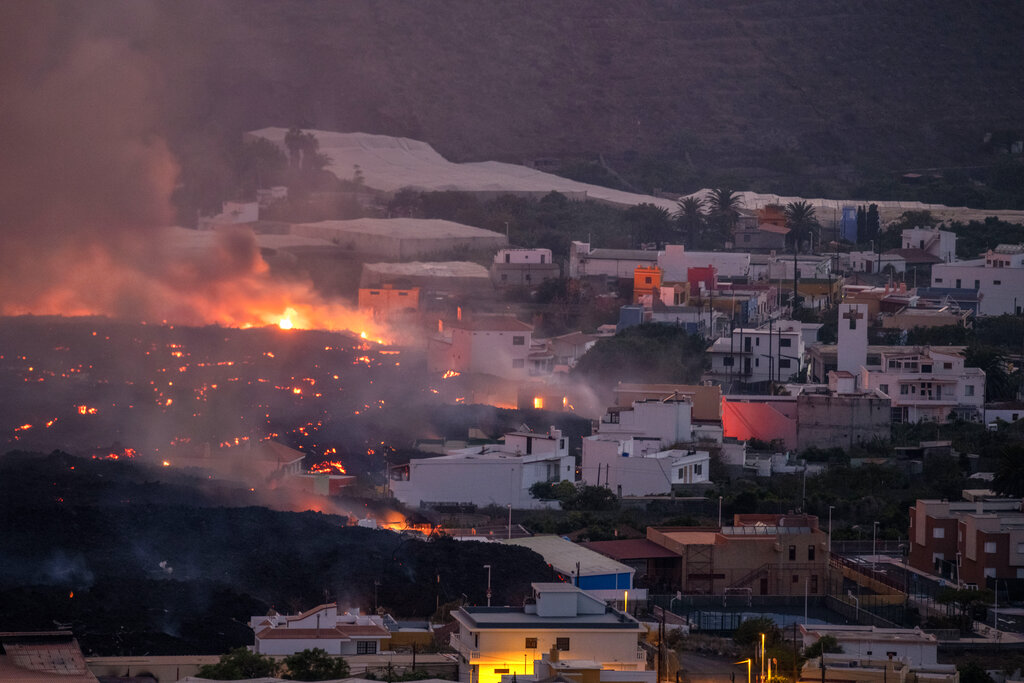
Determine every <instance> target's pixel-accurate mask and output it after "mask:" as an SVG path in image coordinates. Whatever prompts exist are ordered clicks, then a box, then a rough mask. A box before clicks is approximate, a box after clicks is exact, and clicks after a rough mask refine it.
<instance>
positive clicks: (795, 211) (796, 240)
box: [786, 201, 821, 254]
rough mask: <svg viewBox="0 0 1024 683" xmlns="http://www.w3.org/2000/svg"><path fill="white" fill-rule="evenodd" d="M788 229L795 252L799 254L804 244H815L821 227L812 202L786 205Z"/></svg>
mask: <svg viewBox="0 0 1024 683" xmlns="http://www.w3.org/2000/svg"><path fill="white" fill-rule="evenodd" d="M786 227H788V228H789V238H790V240H791V241H792V243H793V250H794V252H796V253H798V254H799V253H800V245H801V244H802V243H803V242H805V241H806V242H809V243H810V244H811V245H813V244H814V238H815V237H816V236H817V234H818V230H819V229H820V228H821V225H820V224H819V223H818V218H817V215H816V211H815V209H814V206H812V205H811V203H810V202H807V201H799V202H790V203H789V204H786Z"/></svg>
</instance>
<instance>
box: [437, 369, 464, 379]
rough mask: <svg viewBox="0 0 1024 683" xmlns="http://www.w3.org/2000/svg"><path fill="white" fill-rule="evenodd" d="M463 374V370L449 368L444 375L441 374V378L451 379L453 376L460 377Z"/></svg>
mask: <svg viewBox="0 0 1024 683" xmlns="http://www.w3.org/2000/svg"><path fill="white" fill-rule="evenodd" d="M461 374H462V373H461V372H456V371H455V370H449V371H448V372H446V373H444V374H443V375H441V379H450V378H452V377H458V376H459V375H461Z"/></svg>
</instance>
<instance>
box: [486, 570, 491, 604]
mask: <svg viewBox="0 0 1024 683" xmlns="http://www.w3.org/2000/svg"><path fill="white" fill-rule="evenodd" d="M484 569H486V570H487V606H488V607H490V606H491V565H489V564H485V565H484Z"/></svg>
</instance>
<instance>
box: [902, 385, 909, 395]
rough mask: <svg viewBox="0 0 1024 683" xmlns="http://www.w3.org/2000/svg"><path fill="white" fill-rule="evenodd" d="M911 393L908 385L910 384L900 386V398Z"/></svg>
mask: <svg viewBox="0 0 1024 683" xmlns="http://www.w3.org/2000/svg"><path fill="white" fill-rule="evenodd" d="M909 393H910V385H908V384H901V385H900V396H906V395H907V394H909Z"/></svg>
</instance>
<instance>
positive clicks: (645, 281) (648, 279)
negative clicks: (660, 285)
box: [644, 277, 651, 285]
mask: <svg viewBox="0 0 1024 683" xmlns="http://www.w3.org/2000/svg"><path fill="white" fill-rule="evenodd" d="M644 284H645V285H649V284H651V278H649V277H645V278H644Z"/></svg>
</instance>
